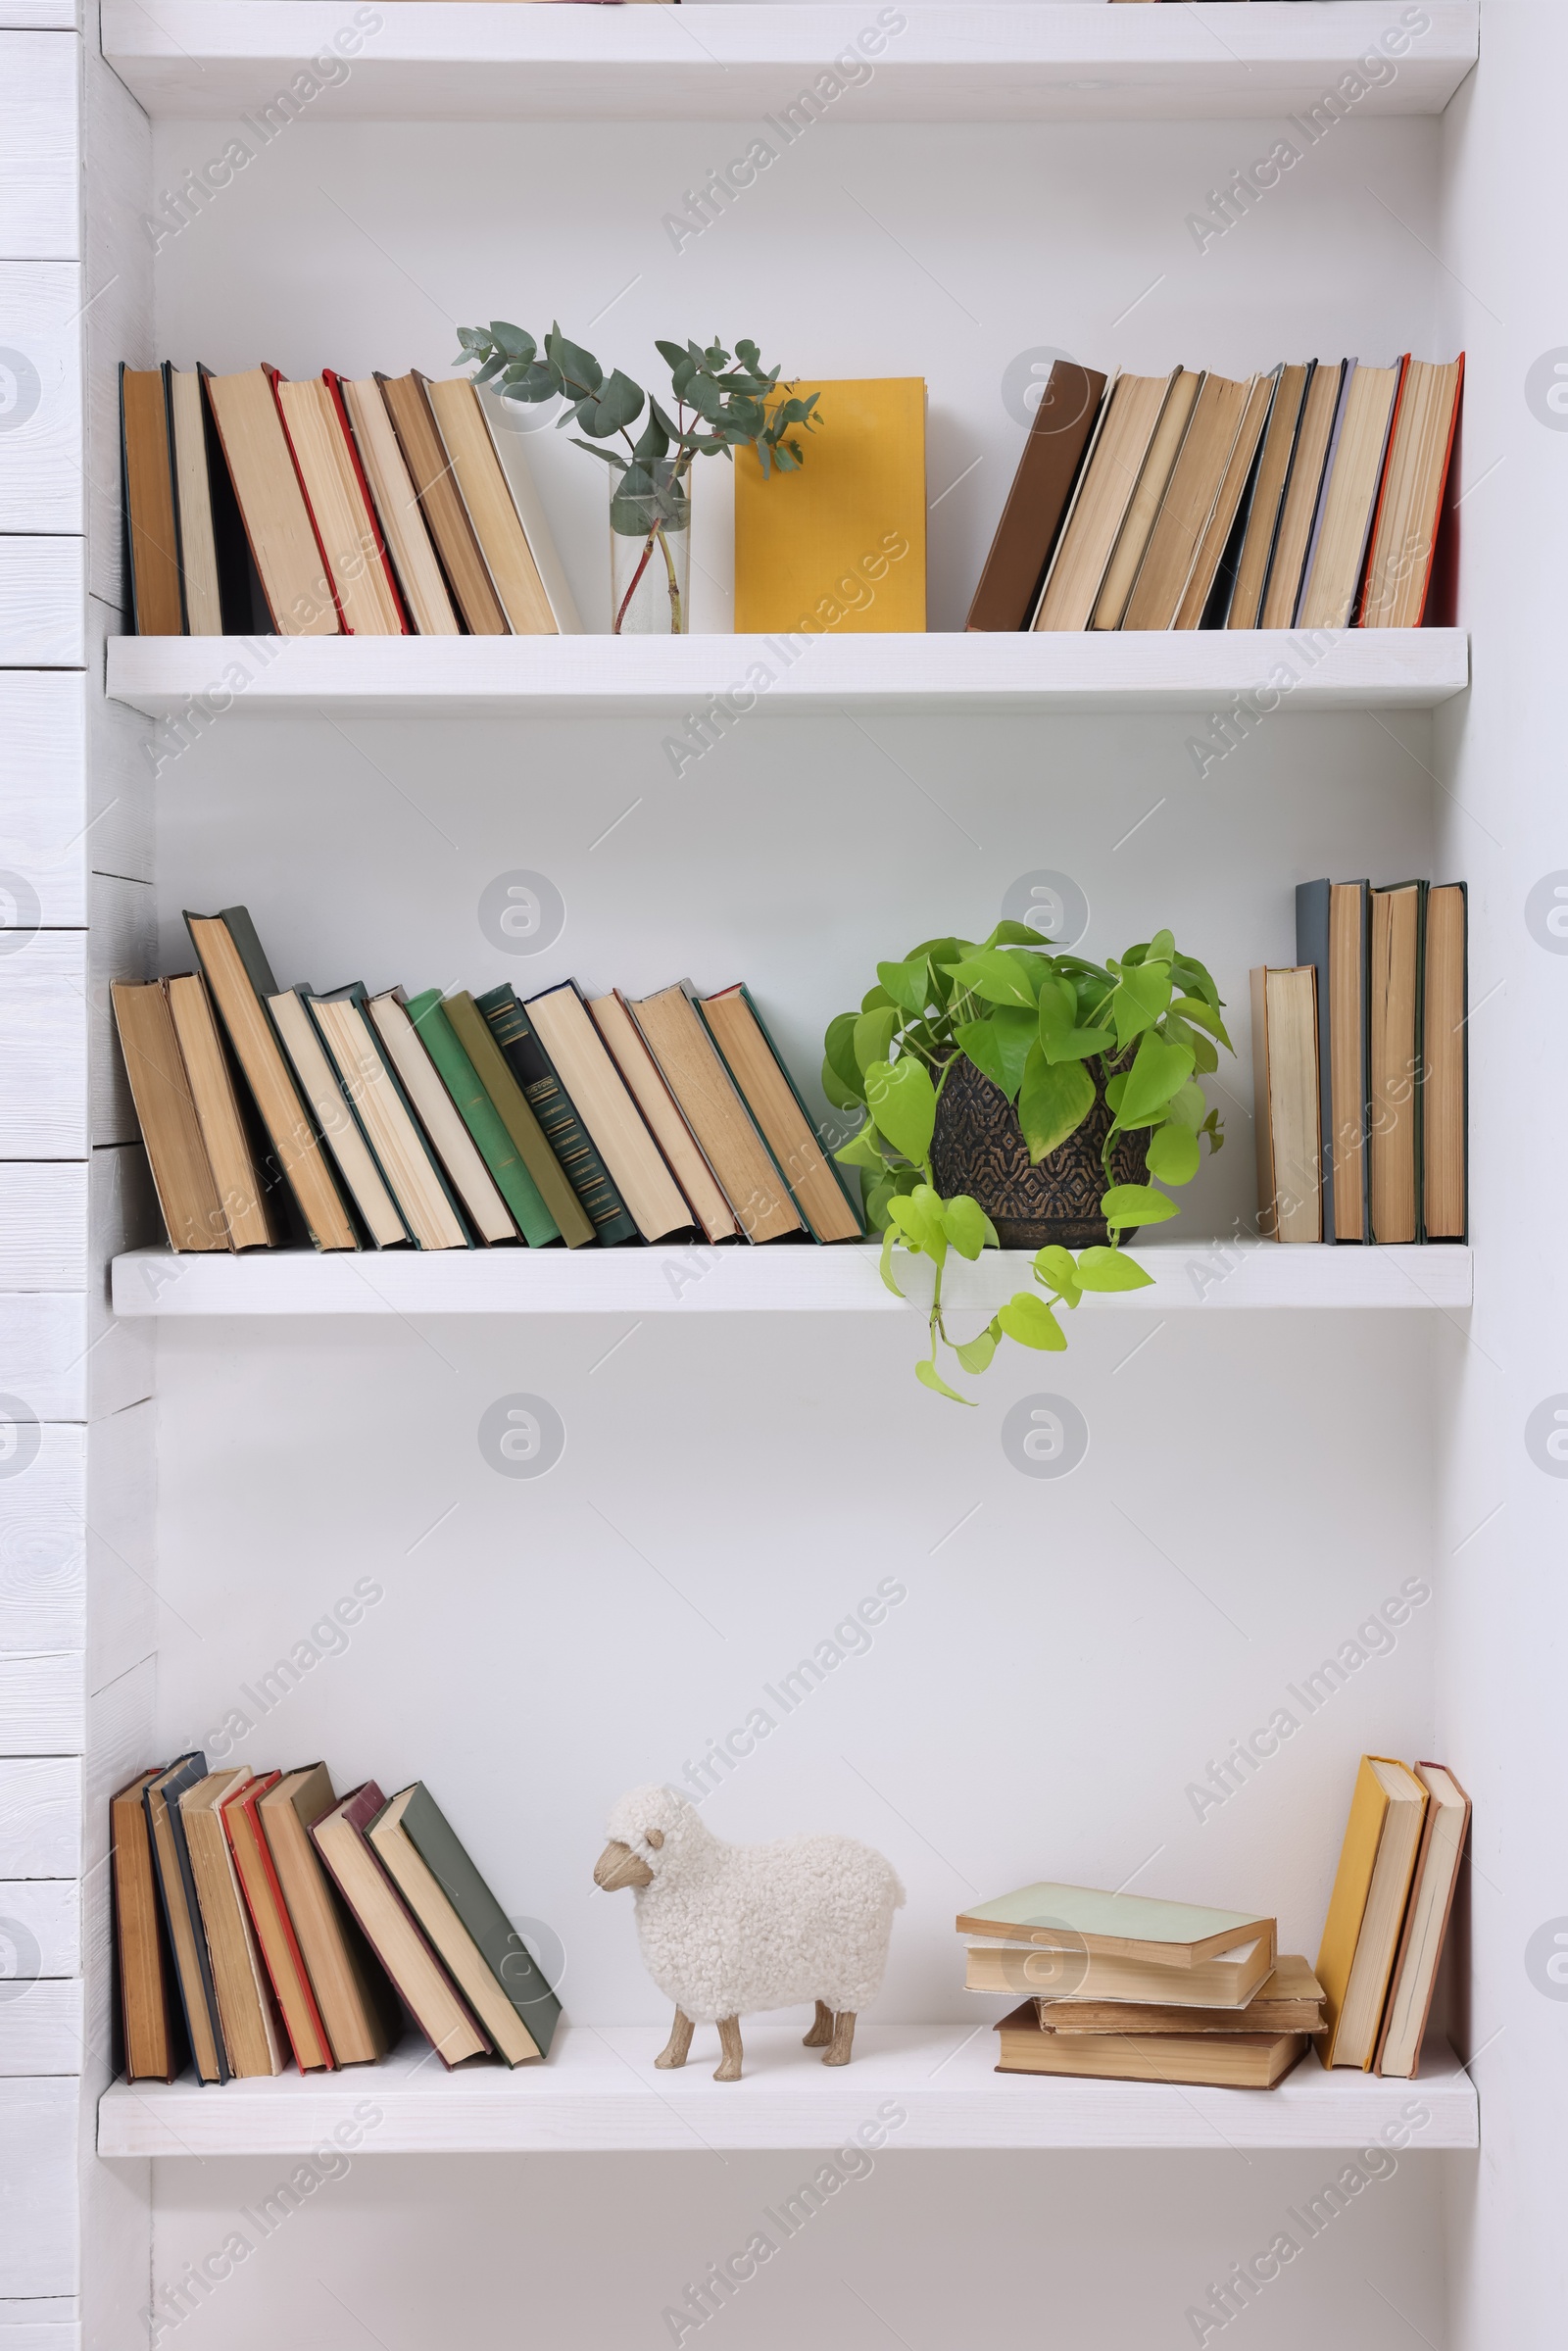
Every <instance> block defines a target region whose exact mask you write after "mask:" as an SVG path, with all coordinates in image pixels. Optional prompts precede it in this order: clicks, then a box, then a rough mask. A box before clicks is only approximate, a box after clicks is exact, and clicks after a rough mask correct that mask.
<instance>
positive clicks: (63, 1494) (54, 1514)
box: [0, 1372, 115, 1655]
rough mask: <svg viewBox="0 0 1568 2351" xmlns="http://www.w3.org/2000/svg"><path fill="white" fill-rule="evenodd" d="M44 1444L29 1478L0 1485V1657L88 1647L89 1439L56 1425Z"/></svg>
mask: <svg viewBox="0 0 1568 2351" xmlns="http://www.w3.org/2000/svg"><path fill="white" fill-rule="evenodd" d="M8 1376H15V1375H13V1374H9V1372H8ZM38 1437H39V1445H38V1451H37V1453H36V1454H35V1455H34V1457H33V1459H32V1461H31V1463H30V1464H29V1466H28V1467H27V1469H26V1470H25V1472H24V1474H23V1475H21V1476H20V1477H13V1478H6V1479H4V1480H0V1655H4V1654H5V1653H6V1652H8V1651H17V1650H33V1651H36V1652H40V1653H47V1652H49V1651H51V1650H57V1649H72V1648H74V1649H79V1648H82V1647H84V1646H85V1645H86V1639H87V1572H88V1571H87V1543H86V1532H87V1491H88V1490H87V1432H86V1429H85V1427H84V1426H81V1425H77V1424H74V1423H72V1422H59V1421H49V1422H45V1423H44V1424H43V1426H42V1427H41V1428H40V1429H39V1432H38ZM114 1540H115V1533H114V1530H113V1524H112V1526H111V1534H110V1541H111V1542H113V1541H114Z"/></svg>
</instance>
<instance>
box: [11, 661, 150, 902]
mask: <svg viewBox="0 0 1568 2351" xmlns="http://www.w3.org/2000/svg"><path fill="white" fill-rule="evenodd" d="M85 682H86V681H85V680H84V678H82V677H81V676H80V675H79V674H78V673H76V672H74V671H73V670H69V669H12V670H0V742H3V743H4V745H5V747H6V757H5V761H4V764H3V765H0V877H3V878H0V890H4V891H5V892H6V893H7V895H8V897H9V900H10V905H9V906H6V905H5V904H4V903H3V902H0V923H4V924H5V925H6V926H7V927H8V928H16V927H18V926H19V916H18V906H19V894H18V891H17V883H18V882H21V883H23V884H25V889H26V892H27V893H28V896H27V898H26V899H25V901H21V902H20V903H21V904H22V905H23V906H25V910H26V911H27V912H28V914H29V915H30V919H31V920H32V921H34V922H37V923H39V924H40V925H41V926H42V927H43V928H44V929H46V930H79V929H81V928H83V927H84V926H85V924H86V920H87V878H86V877H87V860H86V858H85V857H83V855H82V849H83V844H84V843H85V842H86V840H87V831H88V821H87V783H86V710H85V701H86V697H85ZM105 830H107V819H106V821H105V824H104V825H102V826H96V825H95V826H94V827H93V838H92V844H91V846H92V849H93V852H94V854H96V853H97V852H98V849H99V847H100V844H101V838H102V834H103V832H104V831H105ZM107 869H108V871H110V872H111V873H113V872H118V871H120V870H121V868H120V867H119V866H117V865H115V864H112V863H111V864H110V865H109V866H108V868H107ZM23 927H25V925H24V926H23ZM6 944H9V943H8V942H6V941H4V940H3V939H0V945H6Z"/></svg>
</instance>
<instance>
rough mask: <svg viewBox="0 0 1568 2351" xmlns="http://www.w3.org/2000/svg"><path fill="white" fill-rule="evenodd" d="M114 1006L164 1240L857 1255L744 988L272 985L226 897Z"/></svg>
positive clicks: (203, 1245)
mask: <svg viewBox="0 0 1568 2351" xmlns="http://www.w3.org/2000/svg"><path fill="white" fill-rule="evenodd" d="M185 919H186V924H187V927H188V929H189V931H190V935H191V939H192V942H193V944H194V946H195V950H196V955H197V959H198V962H199V963H200V966H201V968H200V970H199V971H196V972H189V973H183V974H180V975H178V976H176V977H174V978H172V979H167V980H154V981H150V982H147V983H144V984H130V983H126V982H123V981H117V982H116V983H115V985H114V987H113V990H112V995H113V1000H114V1006H115V1017H116V1021H117V1024H118V1027H119V1031H120V1040H121V1045H122V1048H123V1053H124V1057H125V1069H126V1073H127V1075H128V1077H129V1080H130V1090H131V1095H132V1098H133V1100H134V1102H135V1105H136V1114H137V1117H138V1119H139V1120H140V1123H141V1131H142V1139H143V1141H144V1142H145V1144H146V1146H147V1157H148V1161H149V1164H150V1166H151V1169H152V1175H153V1182H154V1185H155V1187H156V1189H157V1193H158V1200H159V1205H160V1206H161V1208H162V1210H163V1215H164V1223H165V1226H166V1228H167V1230H168V1234H169V1242H170V1247H171V1248H172V1249H177V1250H182V1251H183V1250H197V1249H231V1250H238V1249H268V1248H271V1247H273V1246H275V1245H276V1244H277V1243H279V1242H280V1241H282V1240H285V1239H287V1238H290V1237H293V1236H295V1235H299V1234H303V1235H308V1237H309V1239H310V1240H311V1241H312V1242H313V1243H314V1244H315V1246H316V1247H317V1248H318V1249H361V1248H375V1249H399V1248H414V1249H471V1248H473V1247H475V1246H476V1245H478V1244H483V1245H485V1246H487V1247H493V1246H496V1245H498V1244H507V1243H517V1244H526V1245H527V1246H528V1247H530V1248H534V1249H544V1248H549V1247H552V1246H554V1245H555V1244H557V1243H563V1244H564V1246H565V1247H566V1248H568V1249H577V1248H581V1247H584V1246H586V1245H590V1244H597V1245H598V1246H599V1247H601V1248H613V1247H616V1246H618V1245H619V1244H621V1243H623V1242H629V1243H641V1242H655V1241H671V1240H684V1239H687V1238H699V1239H702V1240H704V1241H707V1242H711V1243H721V1242H742V1241H744V1242H756V1243H762V1242H771V1241H818V1242H838V1241H858V1240H859V1239H860V1238H861V1224H860V1219H859V1216H858V1212H857V1210H856V1208H855V1206H854V1204H853V1201H852V1199H851V1195H850V1193H849V1191H848V1189H847V1188H846V1185H845V1183H844V1180H843V1177H842V1176H841V1174H840V1172H839V1169H838V1168H837V1166H836V1165H835V1163H834V1161H833V1158H832V1156H831V1154H830V1152H829V1151H827V1150H825V1149H824V1147H823V1145H822V1143H821V1142H820V1140H819V1139H818V1137H817V1135H816V1132H815V1130H814V1128H813V1127H812V1124H811V1121H810V1118H809V1115H808V1113H807V1109H806V1105H805V1103H804V1102H803V1101H802V1100H801V1097H800V1095H799V1093H798V1092H797V1090H796V1087H795V1083H794V1081H793V1079H792V1078H791V1076H790V1074H789V1071H788V1070H787V1069H786V1067H785V1066H784V1063H783V1061H782V1060H781V1059H780V1057H779V1054H778V1053H777V1050H776V1048H775V1047H774V1045H773V1041H772V1039H771V1038H770V1036H769V1035H768V1033H767V1029H766V1027H765V1026H764V1024H763V1021H762V1019H761V1016H760V1013H759V1011H758V1009H757V1006H756V1004H754V1003H753V1002H752V999H751V997H750V995H749V994H748V993H747V990H746V989H745V987H744V986H739V985H737V986H735V987H731V988H725V989H721V990H720V991H719V992H718V993H717V994H716V995H712V996H709V997H704V998H699V997H698V996H697V995H696V992H695V991H694V990H693V989H692V987H691V986H690V983H689V982H679V983H677V984H676V985H675V986H673V987H669V988H663V989H661V990H660V991H659V992H658V993H657V994H655V995H653V996H647V997H643V998H641V999H639V1000H638V1001H637V1002H635V1003H633V1002H632V1001H631V1000H630V999H629V998H627V997H625V996H623V995H621V994H620V993H619V991H618V990H616V991H612V992H611V993H609V994H606V995H602V996H597V997H593V998H591V999H590V998H585V997H584V995H583V992H582V991H581V989H580V988H579V987H578V986H577V984H576V982H575V981H573V980H565V981H563V982H561V983H560V984H559V985H558V986H556V987H553V988H547V989H545V990H544V991H542V993H541V994H539V995H537V996H535V997H532V998H530V999H529V1000H528V1002H527V1003H526V1004H519V1002H518V1001H517V998H516V996H515V994H514V992H513V990H512V989H511V988H510V987H509V986H507V985H506V984H504V983H503V985H501V986H500V987H496V988H491V989H490V990H488V991H487V992H486V993H485V994H484V995H482V996H480V997H477V998H475V997H472V996H470V995H468V994H466V992H462V991H460V992H457V993H455V994H453V995H450V996H447V997H445V998H443V996H442V993H441V991H440V989H439V988H427V989H425V990H424V991H423V993H422V994H420V995H418V996H415V997H410V996H408V995H407V993H406V992H405V991H404V990H403V989H402V988H390V989H386V990H384V991H383V992H382V993H381V994H379V995H377V996H373V997H372V996H370V995H368V992H367V991H366V989H365V988H364V987H363V986H362V985H360V983H359V982H357V981H356V982H354V983H353V984H352V985H350V986H348V987H345V988H338V989H334V990H332V991H330V992H329V993H327V994H324V995H318V994H317V992H316V991H315V990H314V989H313V988H311V987H308V986H306V985H304V984H303V983H302V984H301V985H300V986H298V987H295V988H291V989H280V988H279V987H278V985H277V982H276V980H275V979H274V978H273V976H272V971H271V967H270V964H269V962H268V960H267V956H266V955H265V953H264V952H263V949H262V944H261V941H260V939H259V938H258V937H257V935H256V928H255V925H254V923H253V922H252V921H251V918H250V916H249V914H248V913H247V912H246V910H245V908H244V907H243V906H229V907H227V908H225V909H224V911H223V912H221V913H220V914H213V915H204V914H188V915H187V916H186V918H185Z"/></svg>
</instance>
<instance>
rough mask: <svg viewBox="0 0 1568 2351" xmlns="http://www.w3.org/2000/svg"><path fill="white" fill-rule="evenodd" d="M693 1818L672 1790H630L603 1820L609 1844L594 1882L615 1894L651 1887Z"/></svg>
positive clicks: (602, 1854)
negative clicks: (627, 1889)
mask: <svg viewBox="0 0 1568 2351" xmlns="http://www.w3.org/2000/svg"><path fill="white" fill-rule="evenodd" d="M696 1817H697V1816H696V1814H695V1813H694V1812H693V1810H692V1807H691V1805H690V1804H688V1803H687V1801H686V1799H685V1797H684V1796H678V1795H676V1793H675V1791H674V1789H673V1788H632V1789H631V1791H630V1793H629V1794H627V1795H623V1796H622V1797H621V1799H620V1801H619V1803H618V1804H616V1805H614V1806H613V1809H612V1811H611V1815H610V1818H609V1820H608V1821H607V1822H606V1823H605V1828H606V1832H607V1834H608V1836H609V1837H610V1842H609V1844H607V1845H606V1847H605V1849H604V1851H603V1852H602V1853H601V1854H600V1856H599V1860H598V1862H597V1864H596V1866H595V1869H594V1884H595V1885H596V1886H599V1887H600V1889H601V1890H602V1891H603V1892H605V1893H615V1892H618V1890H619V1889H620V1887H621V1886H635V1887H637V1888H638V1890H639V1891H640V1890H641V1889H642V1887H643V1886H652V1885H653V1883H654V1880H655V1879H656V1878H657V1877H658V1875H659V1872H660V1869H661V1866H662V1863H663V1862H664V1861H665V1860H667V1859H668V1858H669V1857H670V1855H671V1854H672V1853H674V1852H676V1851H678V1849H679V1847H680V1844H681V1840H682V1837H683V1835H684V1834H685V1832H686V1830H687V1828H688V1827H689V1825H690V1824H692V1823H693V1822H695V1820H696Z"/></svg>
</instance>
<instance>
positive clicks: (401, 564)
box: [120, 364, 582, 637]
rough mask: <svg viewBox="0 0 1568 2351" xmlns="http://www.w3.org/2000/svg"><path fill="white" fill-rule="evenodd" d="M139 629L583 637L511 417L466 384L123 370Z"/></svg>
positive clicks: (129, 542)
mask: <svg viewBox="0 0 1568 2351" xmlns="http://www.w3.org/2000/svg"><path fill="white" fill-rule="evenodd" d="M120 404H121V437H122V442H123V467H124V531H125V544H126V552H127V564H126V575H127V577H128V579H129V581H130V596H131V624H132V627H133V629H134V632H135V633H136V634H137V635H138V636H143V637H179V636H188V637H217V636H224V635H229V636H247V635H251V634H255V633H261V634H268V633H275V634H278V635H281V636H285V637H290V636H318V637H334V636H338V635H343V636H356V637H358V636H368V637H397V636H407V635H411V634H412V635H417V636H421V637H455V636H458V635H461V634H466V635H471V636H476V637H505V636H509V635H515V636H522V637H528V636H554V635H556V634H567V635H570V634H575V633H578V632H579V631H580V629H581V625H582V624H581V622H580V621H579V619H578V617H577V610H576V607H575V605H574V604H573V602H572V596H571V589H570V587H569V585H568V583H567V580H566V574H565V572H564V569H563V567H562V564H561V561H560V558H559V556H558V555H557V553H556V547H555V542H554V540H553V539H552V537H551V535H550V526H549V524H548V522H547V521H546V519H545V511H544V508H543V506H542V505H541V503H540V501H539V498H538V495H537V493H536V491H535V489H534V485H533V480H532V477H531V475H530V474H529V471H528V465H527V461H526V459H525V457H524V455H523V449H522V440H521V437H520V436H519V434H518V433H517V431H516V430H515V425H514V423H513V421H512V413H511V412H509V411H508V410H507V408H506V407H505V404H504V403H503V402H502V401H501V400H499V399H498V398H497V396H496V395H495V394H494V393H493V392H491V391H489V390H488V389H487V390H483V391H479V390H476V389H475V387H474V386H473V385H472V384H471V383H470V382H469V381H468V380H467V378H466V376H457V377H453V378H451V379H450V380H447V381H443V382H434V381H432V380H430V379H429V378H427V377H425V376H423V375H420V374H419V373H418V372H417V370H415V371H414V372H412V373H410V374H408V375H399V376H388V375H381V374H375V375H368V376H366V377H364V378H362V379H361V380H359V381H357V382H351V381H349V380H347V379H346V378H344V377H343V376H340V375H337V374H334V373H333V371H332V370H331V369H330V368H327V369H325V370H323V372H322V373H321V374H320V375H319V376H317V377H308V378H306V379H305V380H303V381H301V382H298V383H291V382H289V381H288V380H287V379H286V378H285V377H284V376H282V375H280V374H279V372H278V370H277V369H276V368H275V367H265V366H264V367H248V368H245V369H243V370H241V371H240V372H239V373H238V374H234V375H215V374H214V373H213V371H212V369H211V368H209V367H194V368H190V367H172V366H169V365H168V364H166V365H165V366H164V367H149V368H132V367H122V368H121V371H120Z"/></svg>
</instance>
